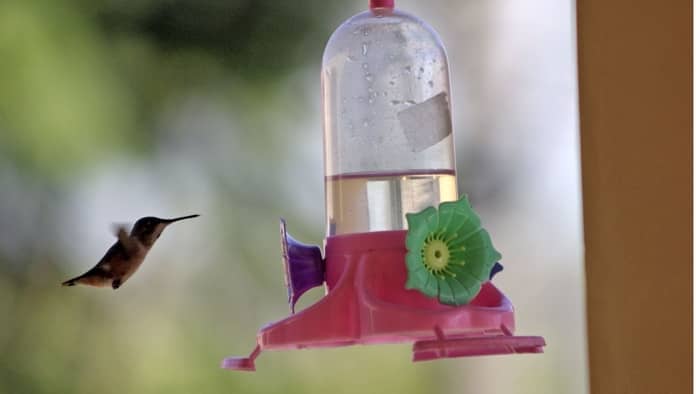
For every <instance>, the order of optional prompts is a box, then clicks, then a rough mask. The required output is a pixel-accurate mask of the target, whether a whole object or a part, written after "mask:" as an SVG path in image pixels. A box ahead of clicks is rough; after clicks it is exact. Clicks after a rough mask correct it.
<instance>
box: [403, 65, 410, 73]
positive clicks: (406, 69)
mask: <svg viewBox="0 0 700 394" xmlns="http://www.w3.org/2000/svg"><path fill="white" fill-rule="evenodd" d="M403 71H404V72H407V73H410V72H411V66H406V67H404V68H403Z"/></svg>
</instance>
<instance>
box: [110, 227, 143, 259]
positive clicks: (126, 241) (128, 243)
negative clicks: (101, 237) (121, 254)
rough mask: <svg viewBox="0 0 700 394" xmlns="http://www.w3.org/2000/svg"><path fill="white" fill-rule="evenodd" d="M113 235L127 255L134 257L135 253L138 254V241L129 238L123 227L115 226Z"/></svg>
mask: <svg viewBox="0 0 700 394" xmlns="http://www.w3.org/2000/svg"><path fill="white" fill-rule="evenodd" d="M114 235H116V236H117V238H118V239H119V243H120V244H122V246H123V247H124V249H125V250H126V253H127V254H128V255H134V254H135V253H136V252H138V250H139V244H138V240H136V239H134V238H131V237H130V236H129V232H128V231H127V229H126V227H125V226H124V225H121V224H120V225H115V227H114Z"/></svg>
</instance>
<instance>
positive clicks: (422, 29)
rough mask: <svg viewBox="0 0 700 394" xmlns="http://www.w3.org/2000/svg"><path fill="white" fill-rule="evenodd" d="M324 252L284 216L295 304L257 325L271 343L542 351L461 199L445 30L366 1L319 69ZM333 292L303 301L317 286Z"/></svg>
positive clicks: (246, 360) (231, 364)
mask: <svg viewBox="0 0 700 394" xmlns="http://www.w3.org/2000/svg"><path fill="white" fill-rule="evenodd" d="M321 74H322V75H321V77H322V95H323V126H324V145H325V146H324V147H325V149H324V154H325V157H324V163H325V195H326V225H327V237H326V239H325V242H324V250H323V253H322V250H321V248H319V247H317V246H312V245H305V244H302V243H300V242H298V241H296V240H295V239H294V238H292V237H291V236H290V235H289V234H288V233H287V227H286V223H285V222H284V220H282V221H281V225H280V236H281V243H282V257H283V263H284V268H285V277H286V284H287V289H288V295H289V299H288V302H289V306H290V309H291V315H290V316H289V317H287V318H285V319H282V320H280V321H278V322H274V323H270V324H268V325H266V326H264V327H263V328H261V329H260V331H259V332H258V335H257V343H256V346H255V348H254V350H253V352H252V353H251V354H250V355H249V356H248V357H231V358H227V359H225V360H224V361H223V362H222V367H223V368H228V369H232V370H243V371H254V370H255V359H256V357H258V355H259V354H260V352H262V351H267V350H283V349H302V348H321V347H337V346H347V345H360V344H365V345H367V344H378V343H403V342H410V343H413V360H414V361H425V360H433V359H439V358H446V357H463V356H476V355H490V354H510V353H540V352H542V348H543V346H544V345H545V343H544V339H543V338H542V337H537V336H514V335H513V332H514V329H515V318H514V312H513V305H512V304H511V302H510V301H509V300H508V298H506V296H505V295H504V294H503V293H502V292H501V291H500V290H498V288H496V286H494V285H493V283H492V282H491V278H492V277H493V275H495V274H496V273H497V272H498V271H500V270H501V269H502V266H501V265H500V264H499V261H500V259H501V255H500V254H499V253H498V252H497V251H496V249H495V248H494V247H493V245H492V242H491V237H490V235H489V233H488V232H487V231H486V230H485V229H483V228H482V226H481V222H480V220H479V217H478V216H477V214H476V213H475V212H474V211H473V210H472V208H471V205H470V203H469V201H468V200H467V198H466V197H465V196H463V197H461V198H458V196H457V181H456V176H455V175H456V173H455V164H454V163H455V160H454V143H453V136H452V116H451V109H450V105H451V99H450V84H449V76H448V64H447V56H446V53H445V49H444V47H443V45H442V43H441V41H440V38H439V37H438V35H437V33H436V32H435V31H434V30H433V29H432V28H431V27H430V26H429V25H428V24H426V23H425V22H423V21H422V20H420V19H419V18H416V17H415V16H412V15H409V14H407V13H404V12H402V11H399V10H396V9H394V1H393V0H370V1H369V10H368V11H366V12H363V13H360V14H358V15H355V16H353V17H351V18H350V19H349V20H347V21H346V22H344V23H343V24H342V25H341V26H340V27H338V29H337V30H336V31H335V32H334V33H333V35H332V36H331V38H330V40H329V41H328V44H327V46H326V49H325V52H324V54H323V67H322V73H321ZM322 285H325V287H326V295H325V296H324V297H323V298H322V299H321V300H319V301H318V302H317V303H315V304H313V305H311V306H309V307H308V308H306V309H304V310H301V311H295V309H294V306H295V304H296V302H297V300H298V299H299V297H300V296H301V295H302V294H303V293H304V292H306V291H307V290H309V289H311V288H313V287H316V286H322Z"/></svg>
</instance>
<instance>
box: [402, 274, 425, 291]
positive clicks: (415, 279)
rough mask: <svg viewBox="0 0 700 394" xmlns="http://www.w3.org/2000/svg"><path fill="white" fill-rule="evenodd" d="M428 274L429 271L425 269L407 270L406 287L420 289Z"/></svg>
mask: <svg viewBox="0 0 700 394" xmlns="http://www.w3.org/2000/svg"><path fill="white" fill-rule="evenodd" d="M428 276H430V273H428V271H426V270H416V271H409V273H408V278H407V279H406V288H407V289H417V290H420V289H421V288H422V287H423V285H425V283H426V282H427V281H428Z"/></svg>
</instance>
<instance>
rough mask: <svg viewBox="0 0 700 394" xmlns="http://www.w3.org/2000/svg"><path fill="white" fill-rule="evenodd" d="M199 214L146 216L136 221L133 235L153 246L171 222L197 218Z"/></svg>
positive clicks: (132, 231)
mask: <svg viewBox="0 0 700 394" xmlns="http://www.w3.org/2000/svg"><path fill="white" fill-rule="evenodd" d="M197 216H199V215H188V216H182V217H179V218H175V219H161V218H157V217H154V216H146V217H144V218H141V219H139V220H137V221H136V223H134V227H133V228H132V229H131V236H133V237H136V238H137V239H138V240H139V241H141V243H143V244H144V245H146V246H151V245H153V243H155V242H156V240H157V239H158V237H160V234H161V233H162V232H163V230H165V228H166V227H167V226H168V225H169V224H171V223H175V222H177V221H180V220H184V219H191V218H196V217H197Z"/></svg>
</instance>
